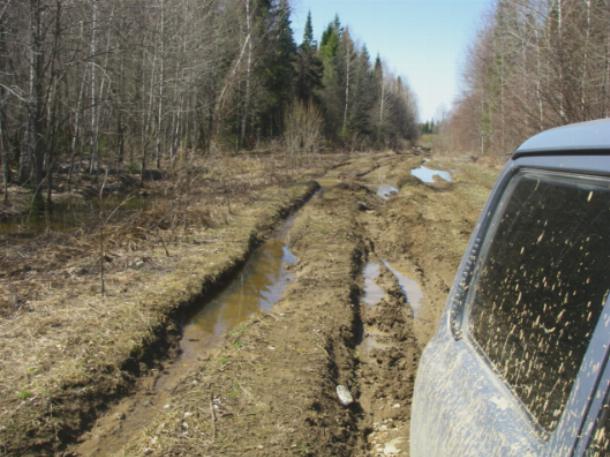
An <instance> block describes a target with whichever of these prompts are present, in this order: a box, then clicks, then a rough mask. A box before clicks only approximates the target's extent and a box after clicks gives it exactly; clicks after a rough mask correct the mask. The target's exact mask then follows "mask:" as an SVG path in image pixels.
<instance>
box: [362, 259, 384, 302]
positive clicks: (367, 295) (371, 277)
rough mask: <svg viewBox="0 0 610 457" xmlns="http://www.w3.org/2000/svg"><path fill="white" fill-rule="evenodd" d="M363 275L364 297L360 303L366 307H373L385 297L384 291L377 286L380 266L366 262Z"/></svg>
mask: <svg viewBox="0 0 610 457" xmlns="http://www.w3.org/2000/svg"><path fill="white" fill-rule="evenodd" d="M362 274H363V275H364V296H363V297H362V302H363V303H364V304H365V305H366V306H375V305H376V304H377V303H379V302H380V301H381V299H382V298H383V296H384V295H385V291H384V290H383V288H382V287H380V286H379V284H377V278H379V275H380V274H381V265H380V264H379V263H377V262H368V263H367V264H366V265H365V267H364V271H363V273H362Z"/></svg>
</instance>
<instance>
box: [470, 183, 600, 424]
mask: <svg viewBox="0 0 610 457" xmlns="http://www.w3.org/2000/svg"><path fill="white" fill-rule="evenodd" d="M609 187H610V182H609V180H608V179H605V178H597V177H584V176H576V175H569V174H552V173H545V172H536V171H529V172H527V171H526V172H521V173H518V174H517V175H515V176H514V177H513V179H512V180H511V182H510V183H509V185H508V187H507V189H506V191H505V193H504V196H503V197H502V199H501V201H500V203H499V206H498V209H497V210H496V213H495V215H494V217H493V219H492V222H491V225H490V228H489V230H488V233H487V235H486V237H485V239H484V242H483V246H482V249H481V256H480V257H479V260H478V262H477V265H476V267H475V271H474V276H473V282H472V283H471V287H470V290H469V294H468V298H467V303H468V305H467V306H468V307H469V309H470V311H469V315H468V333H469V334H470V335H471V339H473V340H474V342H475V344H476V345H477V346H478V347H479V348H480V350H481V351H482V353H483V354H484V355H485V356H486V358H487V359H488V360H489V361H490V362H491V365H492V366H493V367H494V368H495V370H496V371H497V372H498V373H499V374H500V375H501V376H502V377H503V378H504V379H505V380H506V382H507V383H508V385H509V387H510V388H511V389H512V390H513V391H514V392H515V394H516V395H517V396H518V397H519V399H520V400H521V401H522V403H523V404H524V405H525V407H526V408H527V409H528V410H529V412H530V413H531V415H532V416H533V418H534V419H535V420H536V421H537V422H538V424H539V425H540V426H542V427H543V428H544V429H545V430H547V431H552V430H554V429H555V427H556V426H557V423H558V420H559V418H560V416H561V413H562V412H563V409H564V407H565V405H566V402H567V399H568V396H569V394H570V390H571V388H572V385H573V383H574V379H575V377H576V375H577V373H578V370H579V367H580V365H581V362H582V359H583V357H584V354H585V351H586V349H587V345H588V342H589V340H590V338H591V335H592V333H593V330H594V328H595V325H596V322H597V320H598V318H599V315H600V312H601V310H602V308H603V305H604V303H605V300H606V297H607V295H608V290H609V288H610V274H609V272H610V239H609V236H608V233H609V231H610V188H609Z"/></svg>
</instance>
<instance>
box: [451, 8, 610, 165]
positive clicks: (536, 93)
mask: <svg viewBox="0 0 610 457" xmlns="http://www.w3.org/2000/svg"><path fill="white" fill-rule="evenodd" d="M464 84H465V90H464V92H463V94H462V96H461V98H460V99H459V100H458V101H457V102H456V104H455V106H454V107H453V109H452V111H451V113H450V114H449V116H448V118H447V119H446V120H445V122H444V125H443V126H442V129H441V130H442V132H443V133H444V135H443V139H444V140H445V141H446V144H445V147H446V148H448V149H450V150H463V151H480V152H492V153H493V152H495V153H508V152H511V150H512V149H513V148H514V147H516V146H518V144H519V143H520V142H522V141H523V140H525V139H526V138H527V137H529V136H530V135H532V134H534V133H536V132H538V131H540V130H544V129H547V128H550V127H555V126H559V125H563V124H568V123H572V122H578V121H585V120H590V119H597V118H602V117H608V116H609V115H610V1H608V0H579V1H573V0H499V1H497V2H496V3H495V7H494V10H493V12H492V14H491V15H490V17H489V18H488V21H487V22H486V25H485V27H484V28H483V29H482V31H481V33H480V35H479V37H478V39H477V40H476V43H475V44H474V46H473V48H472V50H471V52H470V56H469V61H468V62H467V65H466V69H465V74H464Z"/></svg>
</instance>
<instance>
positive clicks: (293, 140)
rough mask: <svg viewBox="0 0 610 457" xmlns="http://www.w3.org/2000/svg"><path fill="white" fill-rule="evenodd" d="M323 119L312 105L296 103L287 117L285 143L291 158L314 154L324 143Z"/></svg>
mask: <svg viewBox="0 0 610 457" xmlns="http://www.w3.org/2000/svg"><path fill="white" fill-rule="evenodd" d="M323 122H324V120H323V118H322V115H321V114H320V111H318V109H317V108H316V107H315V106H313V104H312V103H309V104H304V103H301V102H295V103H294V105H293V106H292V109H291V110H290V111H289V112H288V115H287V116H286V123H285V124H286V130H285V132H284V143H285V146H286V150H287V152H288V153H289V154H290V155H291V156H296V155H304V154H312V153H314V152H317V151H318V150H319V149H320V146H321V143H322V127H323Z"/></svg>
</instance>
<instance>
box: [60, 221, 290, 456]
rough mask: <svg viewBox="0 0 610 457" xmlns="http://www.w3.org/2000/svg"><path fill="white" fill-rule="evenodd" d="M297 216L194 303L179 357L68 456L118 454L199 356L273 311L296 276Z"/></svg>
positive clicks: (145, 381) (104, 418)
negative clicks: (293, 234) (293, 233)
mask: <svg viewBox="0 0 610 457" xmlns="http://www.w3.org/2000/svg"><path fill="white" fill-rule="evenodd" d="M293 222H294V216H292V217H290V218H289V219H287V220H286V221H285V222H284V223H283V224H282V226H281V227H280V228H279V229H277V230H276V231H275V232H274V233H273V234H272V235H271V237H270V238H269V239H268V240H267V241H266V242H265V243H263V244H262V245H261V246H260V247H258V248H257V249H256V250H255V251H254V253H253V254H252V255H251V256H250V258H249V260H248V261H247V262H246V264H245V265H244V267H243V268H242V270H241V272H240V273H239V274H238V275H237V276H236V277H235V279H233V281H232V282H230V283H229V284H228V285H227V287H226V288H225V289H224V290H222V291H221V292H220V293H218V294H217V295H216V296H215V297H214V298H212V299H211V300H209V299H208V300H203V301H201V302H200V303H199V304H196V306H195V309H196V311H194V312H193V313H191V314H190V315H188V316H186V319H185V323H184V325H183V329H182V338H181V340H180V355H179V356H178V357H177V358H176V359H175V360H174V361H173V362H171V363H168V364H167V365H166V367H165V368H164V369H163V370H161V371H160V372H157V373H153V374H152V375H150V376H148V377H145V378H143V379H142V380H141V381H140V382H139V387H138V389H137V390H136V392H135V393H134V394H133V395H131V396H129V397H127V398H125V399H124V400H122V401H121V402H119V403H118V404H117V405H115V406H114V407H112V408H111V409H110V410H109V411H108V412H107V413H106V414H105V415H104V416H102V417H100V419H98V421H97V422H96V424H95V425H94V427H93V429H92V430H91V431H90V432H89V433H87V434H85V435H84V436H83V437H82V438H81V441H80V443H79V444H77V445H76V446H74V448H72V449H71V454H69V455H79V456H102V455H110V454H112V453H115V452H118V451H119V450H120V449H121V448H122V447H123V446H125V445H126V444H127V443H128V442H129V439H130V438H132V437H133V435H134V434H135V433H137V432H138V431H139V430H142V429H143V428H145V427H146V426H147V425H148V424H149V423H150V422H151V421H152V418H154V417H155V416H156V414H157V413H158V412H160V411H162V410H164V409H166V408H168V407H169V402H170V401H171V395H172V393H173V391H174V390H175V389H176V388H177V387H178V386H179V385H180V383H181V381H182V380H183V379H184V377H185V376H186V375H187V374H188V371H189V369H190V367H192V366H193V365H194V362H196V361H197V360H199V359H205V358H206V357H208V356H209V354H210V352H211V351H212V350H213V349H214V348H216V347H218V346H219V345H220V344H221V343H222V342H223V341H224V339H225V336H226V335H227V334H229V333H230V332H231V330H234V329H235V328H236V327H237V326H238V325H239V324H241V323H243V322H245V321H246V319H248V318H249V317H251V316H252V315H253V314H255V313H259V312H267V311H270V310H271V309H272V307H273V305H274V304H275V303H277V302H278V301H279V300H280V299H281V298H282V296H283V294H284V291H285V289H286V287H287V286H288V284H289V283H290V282H291V281H292V279H293V273H292V271H291V268H290V267H291V266H293V265H295V264H296V263H297V261H298V259H297V258H296V257H295V255H294V254H293V253H292V252H291V251H290V249H289V248H288V241H289V233H288V232H289V230H290V228H291V227H292V224H293Z"/></svg>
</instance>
